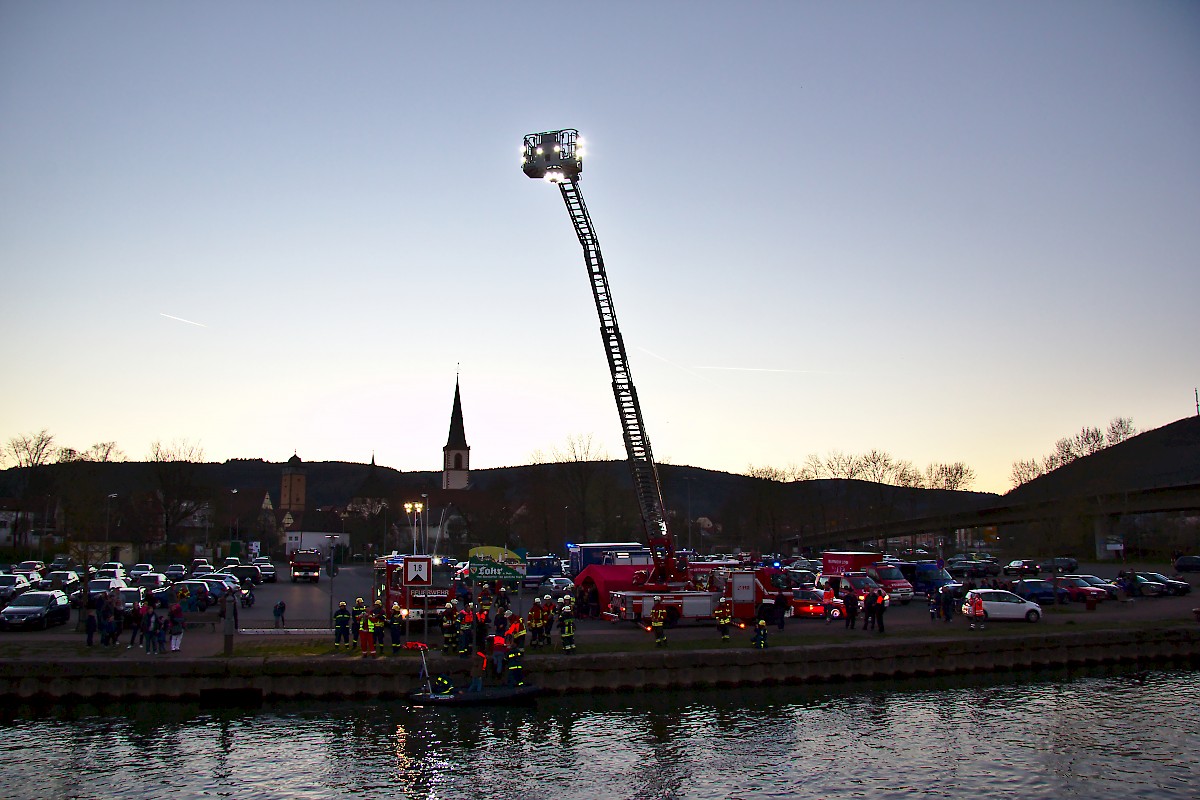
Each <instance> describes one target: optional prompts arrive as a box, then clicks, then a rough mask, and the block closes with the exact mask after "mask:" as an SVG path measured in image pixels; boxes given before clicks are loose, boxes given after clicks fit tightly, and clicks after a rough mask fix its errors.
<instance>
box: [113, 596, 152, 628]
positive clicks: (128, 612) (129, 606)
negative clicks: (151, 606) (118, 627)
mask: <svg viewBox="0 0 1200 800" xmlns="http://www.w3.org/2000/svg"><path fill="white" fill-rule="evenodd" d="M117 593H118V594H119V595H121V601H122V602H123V603H124V604H125V617H124V620H125V621H124V626H125V627H126V628H132V627H133V626H134V625H137V624H138V620H140V619H141V618H142V614H141V611H139V609H140V608H141V605H142V603H144V602H145V601H146V598H148V597H149V596H150V593H149V592H148V591H147V590H146V588H145V587H144V586H126V587H125V588H124V589H119V590H118V591H117Z"/></svg>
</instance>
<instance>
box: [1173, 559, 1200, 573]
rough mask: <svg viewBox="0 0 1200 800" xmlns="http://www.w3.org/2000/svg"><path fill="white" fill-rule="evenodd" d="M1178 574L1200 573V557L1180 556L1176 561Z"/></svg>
mask: <svg viewBox="0 0 1200 800" xmlns="http://www.w3.org/2000/svg"><path fill="white" fill-rule="evenodd" d="M1175 571H1176V572H1200V556H1180V557H1179V558H1177V559H1175Z"/></svg>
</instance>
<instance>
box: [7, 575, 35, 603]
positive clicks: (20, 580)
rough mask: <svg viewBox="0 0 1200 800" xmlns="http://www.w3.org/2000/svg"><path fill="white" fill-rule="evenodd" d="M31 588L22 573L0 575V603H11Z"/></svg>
mask: <svg viewBox="0 0 1200 800" xmlns="http://www.w3.org/2000/svg"><path fill="white" fill-rule="evenodd" d="M31 588H33V587H31V586H30V585H29V579H28V578H26V577H25V576H24V575H0V604H5V603H11V602H12V601H13V600H14V599H15V598H17V597H20V596H21V595H22V594H24V593H25V592H28V591H29V590H30V589H31Z"/></svg>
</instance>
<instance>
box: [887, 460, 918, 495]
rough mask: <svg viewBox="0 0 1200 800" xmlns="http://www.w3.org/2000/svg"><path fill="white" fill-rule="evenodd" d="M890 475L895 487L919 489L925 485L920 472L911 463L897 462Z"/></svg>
mask: <svg viewBox="0 0 1200 800" xmlns="http://www.w3.org/2000/svg"><path fill="white" fill-rule="evenodd" d="M892 474H893V476H894V479H895V483H896V485H897V486H904V487H907V488H910V489H920V488H921V487H922V486H924V485H925V480H924V478H922V476H921V471H920V470H919V469H917V468H916V467H914V466H913V463H912V462H911V461H897V462H896V463H895V465H894V467H893V470H892Z"/></svg>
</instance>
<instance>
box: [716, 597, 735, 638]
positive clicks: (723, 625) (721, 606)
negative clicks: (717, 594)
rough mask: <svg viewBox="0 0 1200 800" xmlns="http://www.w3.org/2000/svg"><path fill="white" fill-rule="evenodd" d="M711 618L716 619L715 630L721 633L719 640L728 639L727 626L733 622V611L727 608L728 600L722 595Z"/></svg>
mask: <svg viewBox="0 0 1200 800" xmlns="http://www.w3.org/2000/svg"><path fill="white" fill-rule="evenodd" d="M713 619H715V620H716V621H717V630H718V631H719V632H720V634H721V641H722V642H728V641H729V628H730V625H732V624H733V611H732V610H731V609H730V608H729V600H728V599H726V598H724V597H722V598H721V600H720V602H718V603H717V609H716V611H714V612H713Z"/></svg>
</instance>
